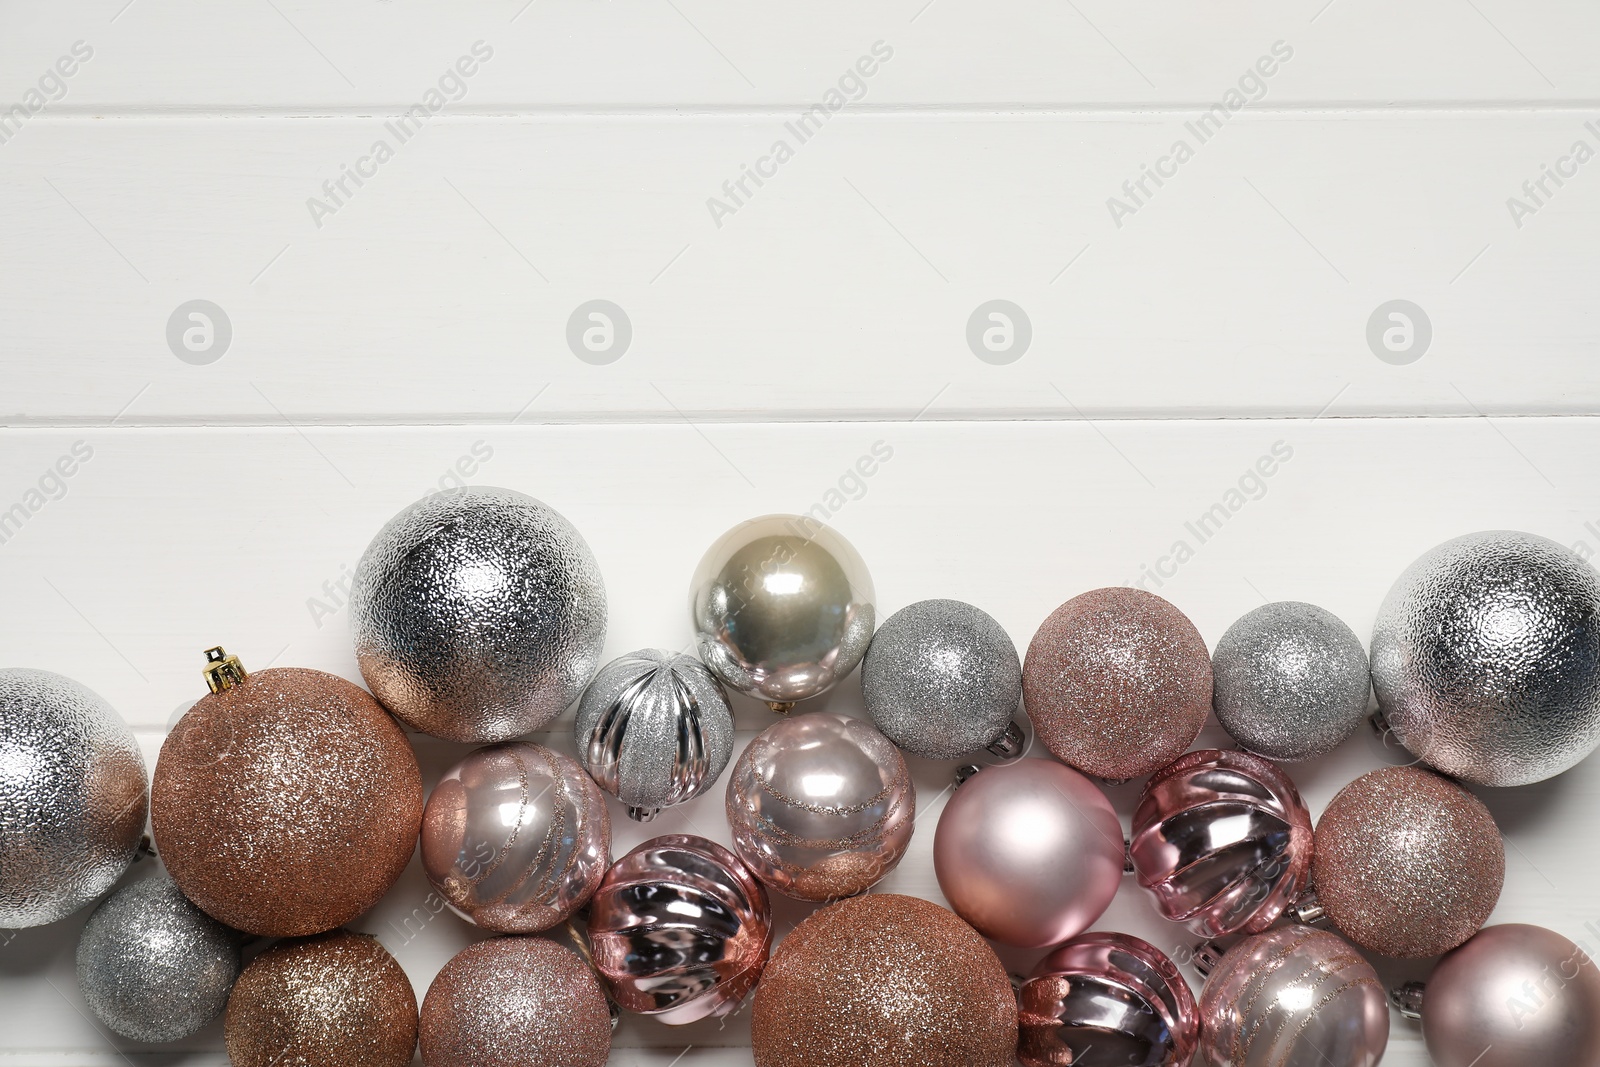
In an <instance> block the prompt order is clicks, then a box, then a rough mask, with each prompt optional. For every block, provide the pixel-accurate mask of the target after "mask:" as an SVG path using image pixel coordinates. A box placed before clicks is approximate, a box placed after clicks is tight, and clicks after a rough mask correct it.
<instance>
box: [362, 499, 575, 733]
mask: <svg viewBox="0 0 1600 1067" xmlns="http://www.w3.org/2000/svg"><path fill="white" fill-rule="evenodd" d="M350 610H351V623H352V628H353V630H354V632H355V643H356V659H357V660H358V661H359V662H360V664H361V676H362V677H363V678H365V679H366V682H367V686H368V688H370V689H371V690H372V692H373V695H375V696H376V697H377V698H378V699H379V700H380V701H382V702H383V705H384V707H386V708H388V709H389V710H390V711H391V712H393V713H394V714H395V715H396V716H398V717H399V718H400V719H402V720H403V721H404V722H405V723H406V725H408V726H410V727H412V728H413V729H416V730H420V731H422V732H423V733H427V734H432V735H434V736H435V737H442V738H444V739H445V740H447V741H464V742H472V743H483V742H492V741H504V740H507V739H509V738H512V737H517V736H520V735H522V734H525V733H528V732H529V731H530V730H537V729H539V728H540V727H541V726H544V725H545V724H546V723H548V722H549V721H550V720H551V719H554V718H555V717H556V716H557V715H559V714H561V712H562V711H563V710H564V709H565V708H566V707H567V705H568V704H571V703H572V702H573V701H574V700H576V699H577V698H578V694H579V693H581V692H582V691H583V687H584V684H585V683H587V682H588V680H589V678H590V676H591V675H593V674H594V669H595V667H596V666H597V665H598V664H599V662H600V650H601V646H603V645H604V644H605V637H606V590H605V584H604V582H603V581H602V580H601V578H600V568H599V567H598V566H597V565H596V564H595V560H594V555H593V554H592V553H591V552H590V551H589V546H588V544H587V543H586V542H585V541H584V539H583V536H582V535H581V534H579V533H578V531H577V530H576V529H574V528H573V526H572V524H571V523H569V522H568V521H567V520H566V519H565V518H563V517H562V516H561V515H560V513H558V512H557V511H556V510H555V509H554V508H551V507H549V506H547V505H545V504H542V503H540V502H539V501H537V500H535V499H533V497H531V496H527V495H525V494H523V493H518V492H514V491H512V490H509V489H492V488H486V487H479V486H472V487H469V488H466V489H461V490H458V491H456V492H453V493H441V494H438V495H436V496H430V497H428V498H427V499H425V500H422V501H420V502H418V503H416V504H412V505H411V506H410V507H408V508H406V509H404V510H403V511H401V512H400V513H399V514H398V515H396V516H395V517H394V518H392V519H390V520H389V522H388V524H387V525H385V526H384V528H383V529H382V530H380V531H378V536H377V537H375V538H373V540H372V543H371V544H370V545H369V546H367V550H366V552H365V554H363V555H362V557H361V562H360V564H359V565H358V566H357V567H356V575H355V581H354V583H353V585H352V586H351V591H350Z"/></svg>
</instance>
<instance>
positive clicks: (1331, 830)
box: [1311, 767, 1506, 959]
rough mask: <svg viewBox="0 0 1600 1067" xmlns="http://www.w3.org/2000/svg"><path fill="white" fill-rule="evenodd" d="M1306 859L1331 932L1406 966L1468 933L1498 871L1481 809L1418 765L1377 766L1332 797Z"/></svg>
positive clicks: (1492, 829) (1499, 859) (1481, 915)
mask: <svg viewBox="0 0 1600 1067" xmlns="http://www.w3.org/2000/svg"><path fill="white" fill-rule="evenodd" d="M1311 857H1312V858H1311V877H1312V883H1313V884H1314V885H1315V886H1316V890H1317V901H1318V903H1320V904H1321V905H1322V907H1323V909H1324V910H1326V911H1327V913H1328V917H1329V918H1330V919H1332V920H1333V922H1334V925H1335V926H1337V927H1338V928H1339V930H1340V932H1341V933H1343V934H1344V935H1345V936H1346V937H1348V938H1349V939H1350V940H1352V941H1354V942H1355V943H1356V944H1358V945H1360V946H1361V947H1362V948H1365V949H1369V950H1371V951H1373V952H1379V953H1382V954H1383V955H1385V956H1400V957H1404V958H1407V959H1421V958H1424V957H1427V956H1437V955H1439V954H1440V953H1442V952H1448V951H1449V950H1450V949H1453V948H1455V947H1456V946H1457V945H1459V944H1461V943H1462V942H1464V941H1466V940H1467V938H1469V937H1471V936H1472V935H1473V934H1475V933H1477V932H1478V930H1479V929H1480V928H1481V927H1482V926H1483V924H1484V923H1485V922H1487V921H1488V919H1489V913H1490V912H1491V911H1493V910H1494V906H1495V903H1496V902H1497V901H1498V900H1499V899H1500V886H1501V883H1502V882H1503V881H1504V879H1505V872H1506V853H1505V843H1504V842H1503V841H1502V840H1501V837H1500V828H1499V827H1497V826H1496V825H1495V822H1494V816H1493V815H1490V814H1489V809H1488V808H1486V807H1484V806H1483V802H1482V801H1481V800H1479V799H1478V798H1477V797H1475V796H1473V795H1472V794H1471V793H1469V792H1467V791H1466V790H1465V789H1462V788H1461V787H1460V786H1458V785H1456V784H1455V783H1453V782H1450V781H1448V780H1446V779H1444V778H1441V777H1440V776H1439V775H1437V774H1433V773H1432V772H1430V771H1425V770H1423V769H1422V768H1420V767H1385V768H1383V769H1382V770H1377V771H1373V772H1372V773H1371V774H1364V775H1362V776H1361V777H1360V778H1357V779H1356V780H1355V781H1353V782H1351V783H1350V784H1349V785H1347V786H1345V787H1344V788H1343V789H1341V790H1339V793H1338V795H1337V796H1335V797H1334V798H1333V800H1332V802H1330V803H1329V804H1328V808H1327V810H1326V811H1324V812H1323V813H1322V818H1321V819H1319V820H1318V821H1317V830H1316V835H1315V841H1314V844H1313V847H1312V852H1311Z"/></svg>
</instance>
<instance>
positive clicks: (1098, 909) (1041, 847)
mask: <svg viewBox="0 0 1600 1067" xmlns="http://www.w3.org/2000/svg"><path fill="white" fill-rule="evenodd" d="M1123 855H1124V847H1123V841H1122V826H1121V824H1119V823H1118V822H1117V813H1116V812H1115V811H1113V810H1112V809H1111V802H1110V801H1108V800H1107V799H1106V797H1105V794H1104V793H1102V792H1100V789H1099V788H1098V787H1097V786H1096V785H1095V784H1094V783H1093V782H1091V781H1089V779H1087V778H1085V777H1084V776H1083V775H1081V774H1079V773H1078V772H1077V771H1075V770H1073V769H1072V768H1071V767H1066V766H1063V765H1062V764H1060V763H1057V762H1055V761H1054V760H1045V759H1023V760H1018V761H1017V762H1015V763H1008V764H1003V765H1001V766H998V767H989V768H987V769H985V770H983V771H980V772H979V773H978V774H977V775H975V776H974V777H972V778H971V779H969V780H968V781H967V782H966V783H965V784H963V785H962V786H961V787H960V788H958V789H957V790H956V791H955V795H954V796H952V797H951V798H950V802H949V803H948V804H946V805H945V809H944V813H943V814H942V815H940V816H939V828H938V830H937V831H935V833H934V837H933V868H934V873H935V874H937V875H938V878H939V888H940V889H941V890H942V891H943V892H944V895H945V899H947V900H948V901H949V902H950V907H951V909H952V910H954V911H955V913H956V914H957V915H959V916H961V917H962V918H963V919H965V920H966V921H967V922H969V923H971V924H972V925H973V926H974V927H975V928H976V929H977V930H978V932H979V933H981V934H983V935H984V936H985V937H989V938H993V939H994V940H996V941H1001V942H1004V943H1005V944H1008V945H1017V946H1019V947H1022V948H1041V947H1043V946H1045V945H1054V944H1057V943H1059V942H1061V941H1065V940H1066V939H1067V938H1069V937H1072V936H1074V935H1075V934H1079V933H1081V932H1083V931H1084V930H1085V929H1087V928H1088V926H1089V924H1090V923H1092V922H1094V921H1095V920H1096V919H1098V918H1099V917H1100V915H1101V913H1102V912H1104V911H1105V910H1106V906H1107V905H1109V904H1110V903H1111V898H1112V897H1113V896H1115V895H1116V892H1117V885H1118V883H1119V882H1121V880H1122V866H1123Z"/></svg>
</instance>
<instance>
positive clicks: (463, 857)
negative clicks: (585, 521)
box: [422, 741, 611, 934]
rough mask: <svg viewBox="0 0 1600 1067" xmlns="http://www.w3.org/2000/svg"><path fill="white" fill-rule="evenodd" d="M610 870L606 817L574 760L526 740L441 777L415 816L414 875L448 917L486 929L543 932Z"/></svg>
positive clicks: (595, 789)
mask: <svg viewBox="0 0 1600 1067" xmlns="http://www.w3.org/2000/svg"><path fill="white" fill-rule="evenodd" d="M610 865H611V817H610V815H609V814H608V813H607V812H606V798H605V797H604V796H602V795H601V793H600V787H599V786H597V785H595V784H594V782H593V781H592V780H591V779H590V778H589V776H588V775H587V774H585V773H583V768H582V767H580V766H578V761H577V760H575V759H573V758H572V757H570V756H563V755H562V754H561V753H559V752H555V751H552V750H551V749H548V748H545V747H544V746H543V745H534V744H530V743H528V742H526V741H512V742H509V743H507V744H503V745H490V746H489V747H488V748H480V749H479V750H478V751H476V752H473V753H472V754H470V755H468V756H467V758H466V759H464V760H462V761H461V762H460V763H457V764H456V765H455V766H454V767H451V768H450V769H449V770H448V771H446V772H445V774H444V777H443V778H441V779H439V784H438V785H437V786H435V787H434V789H433V794H432V795H431V796H430V797H428V806H427V808H426V809H425V810H424V812H423V816H422V869H423V870H424V871H425V872H427V875H428V880H429V881H430V882H432V883H433V887H434V888H435V889H437V890H438V891H439V895H440V896H442V897H444V899H445V901H446V902H447V903H448V904H449V905H450V907H451V908H453V909H454V910H455V912H456V914H458V915H460V916H461V917H462V918H464V919H466V920H467V921H468V922H470V923H474V924H476V925H478V926H481V927H483V928H484V929H486V930H494V931H497V932H499V933H512V934H529V933H537V932H538V931H540V930H548V929H550V927H552V926H555V925H556V924H557V923H560V922H564V921H566V919H567V917H568V916H569V915H571V914H572V913H573V912H574V911H576V910H577V909H579V908H581V907H582V906H583V905H584V903H585V902H586V901H587V900H588V899H589V898H590V897H591V896H593V895H594V891H595V887H596V886H598V885H599V884H600V879H602V878H604V877H605V876H606V868H607V867H609V866H610Z"/></svg>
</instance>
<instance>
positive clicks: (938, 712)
mask: <svg viewBox="0 0 1600 1067" xmlns="http://www.w3.org/2000/svg"><path fill="white" fill-rule="evenodd" d="M861 691H862V693H863V694H864V695H865V697H866V702H867V713H868V714H869V715H871V716H872V721H873V722H874V723H876V724H877V726H878V729H880V730H882V731H883V732H884V735H885V736H886V737H888V738H889V740H891V741H893V742H894V743H895V744H897V745H899V746H900V747H901V748H903V749H905V750H906V751H907V752H910V753H912V754H913V755H917V756H922V757H923V758H924V759H960V758H961V757H963V756H968V755H971V754H972V753H974V752H976V751H978V750H979V749H982V748H986V747H988V746H990V745H995V744H997V743H999V742H1001V741H1002V739H1003V738H1004V737H1005V735H1006V730H1007V728H1008V727H1010V726H1011V716H1012V715H1014V714H1016V711H1017V702H1018V701H1019V700H1021V699H1022V663H1021V661H1019V660H1018V659H1017V649H1016V646H1015V645H1013V644H1012V643H1011V638H1010V636H1008V635H1007V634H1006V632H1005V630H1004V629H1002V628H1001V626H1000V624H999V623H998V622H995V621H994V619H992V618H990V617H989V616H988V615H987V614H985V613H984V612H982V611H980V610H978V609H977V608H975V607H973V606H972V605H971V604H965V603H962V602H961V601H959V600H923V601H919V602H918V603H915V604H911V605H909V606H907V607H903V608H901V609H900V610H899V611H897V612H895V613H894V614H893V615H891V616H889V618H888V619H887V620H885V622H884V624H883V625H882V626H880V627H878V632H877V634H875V635H874V636H873V638H872V646H871V647H870V648H868V649H867V656H866V659H865V660H863V661H862V663H861Z"/></svg>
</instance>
